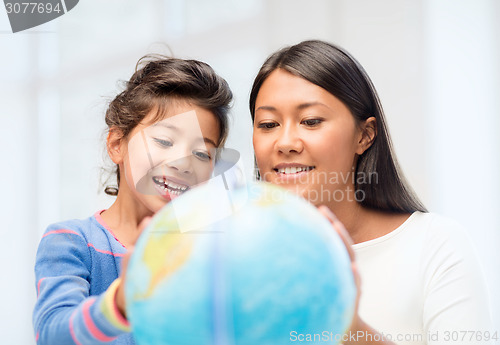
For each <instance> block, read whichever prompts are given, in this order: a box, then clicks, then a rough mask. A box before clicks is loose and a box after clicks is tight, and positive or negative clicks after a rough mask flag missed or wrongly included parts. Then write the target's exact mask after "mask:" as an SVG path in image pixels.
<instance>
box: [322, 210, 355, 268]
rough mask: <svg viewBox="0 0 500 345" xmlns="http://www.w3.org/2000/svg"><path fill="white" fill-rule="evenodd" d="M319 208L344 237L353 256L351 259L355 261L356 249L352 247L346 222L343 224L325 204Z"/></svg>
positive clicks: (342, 237) (341, 236)
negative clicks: (345, 225)
mask: <svg viewBox="0 0 500 345" xmlns="http://www.w3.org/2000/svg"><path fill="white" fill-rule="evenodd" d="M318 210H319V212H320V213H321V214H322V215H323V216H325V217H326V219H328V221H329V222H330V224H332V226H333V228H334V229H335V231H337V233H338V234H339V236H340V238H341V239H342V242H344V245H345V247H346V249H347V252H348V253H349V257H350V258H351V261H354V258H355V255H354V250H353V249H352V245H353V242H352V239H351V236H349V233H348V232H347V230H346V228H345V227H344V224H342V222H341V221H340V220H339V219H338V218H337V217H336V216H335V215H334V214H333V212H332V211H330V209H329V208H328V207H326V206H325V205H321V206H319V207H318Z"/></svg>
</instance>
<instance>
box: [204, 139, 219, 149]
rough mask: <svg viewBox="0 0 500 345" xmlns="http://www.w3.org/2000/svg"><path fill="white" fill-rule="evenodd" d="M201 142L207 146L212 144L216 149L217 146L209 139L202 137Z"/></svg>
mask: <svg viewBox="0 0 500 345" xmlns="http://www.w3.org/2000/svg"><path fill="white" fill-rule="evenodd" d="M203 141H204V142H205V143H207V144H212V145H213V146H214V147H217V144H216V143H215V142H214V141H213V140H212V139H210V138H207V137H204V138H203Z"/></svg>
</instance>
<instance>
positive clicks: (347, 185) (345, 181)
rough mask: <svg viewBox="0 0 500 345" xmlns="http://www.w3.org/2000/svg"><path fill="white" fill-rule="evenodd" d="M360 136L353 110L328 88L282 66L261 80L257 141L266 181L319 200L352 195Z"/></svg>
mask: <svg viewBox="0 0 500 345" xmlns="http://www.w3.org/2000/svg"><path fill="white" fill-rule="evenodd" d="M361 138H362V134H361V130H360V129H359V128H358V126H356V123H355V120H354V118H353V116H352V115H351V112H350V111H349V109H348V108H347V107H346V106H345V105H344V104H343V103H342V102H341V101H340V100H339V99H337V98H336V97H335V96H333V95H332V94H330V93H329V92H328V91H326V90H325V89H323V88H321V87H319V86H317V85H315V84H313V83H311V82H309V81H307V80H305V79H303V78H300V77H297V76H295V75H293V74H291V73H289V72H286V71H284V70H281V69H277V70H275V71H273V72H272V73H271V74H270V75H269V77H268V78H267V79H266V80H265V81H264V83H263V84H262V86H261V88H260V90H259V93H258V95H257V99H256V103H255V120H254V132H253V146H254V149H255V156H256V159H257V165H258V168H259V171H260V174H261V177H262V179H263V180H264V181H268V182H271V183H274V184H277V185H280V186H283V187H284V188H286V189H289V190H291V191H293V192H295V193H297V194H299V195H300V196H302V197H304V198H306V199H307V200H309V201H310V202H312V203H313V204H315V205H321V204H327V205H328V204H331V203H332V202H340V201H344V200H347V199H348V198H354V190H353V189H354V183H353V182H354V181H353V177H354V170H353V169H354V167H355V163H356V157H357V154H361V153H362V151H363V150H362V149H361V144H360V143H361Z"/></svg>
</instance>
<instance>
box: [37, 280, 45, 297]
mask: <svg viewBox="0 0 500 345" xmlns="http://www.w3.org/2000/svg"><path fill="white" fill-rule="evenodd" d="M44 279H45V277H44V278H42V279H40V280H39V281H38V284H36V288H37V289H36V290H37V291H38V293H37V294H36V296H37V297H38V295H40V284H42V281H43V280H44Z"/></svg>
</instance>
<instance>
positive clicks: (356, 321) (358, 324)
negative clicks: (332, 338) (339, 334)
mask: <svg viewBox="0 0 500 345" xmlns="http://www.w3.org/2000/svg"><path fill="white" fill-rule="evenodd" d="M318 210H319V212H321V214H323V216H325V217H326V219H328V221H329V222H330V224H332V226H333V228H334V229H335V231H336V232H337V234H339V236H340V238H341V239H342V241H343V242H344V245H345V247H346V249H347V252H348V253H349V258H350V259H351V269H352V274H353V276H354V283H355V284H356V290H357V294H356V304H355V307H354V316H353V320H352V323H351V327H350V331H351V332H356V331H357V330H359V329H362V328H363V326H362V322H363V321H362V320H361V319H360V317H359V314H358V308H359V299H360V296H361V277H360V276H359V272H358V269H357V266H356V259H355V255H354V250H353V249H352V245H353V242H352V239H351V236H349V233H348V232H347V230H346V229H345V227H344V224H342V223H341V222H340V220H339V219H338V218H337V217H336V216H335V215H334V214H333V212H332V211H330V209H329V208H328V207H326V206H324V205H321V206H319V207H318Z"/></svg>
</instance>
